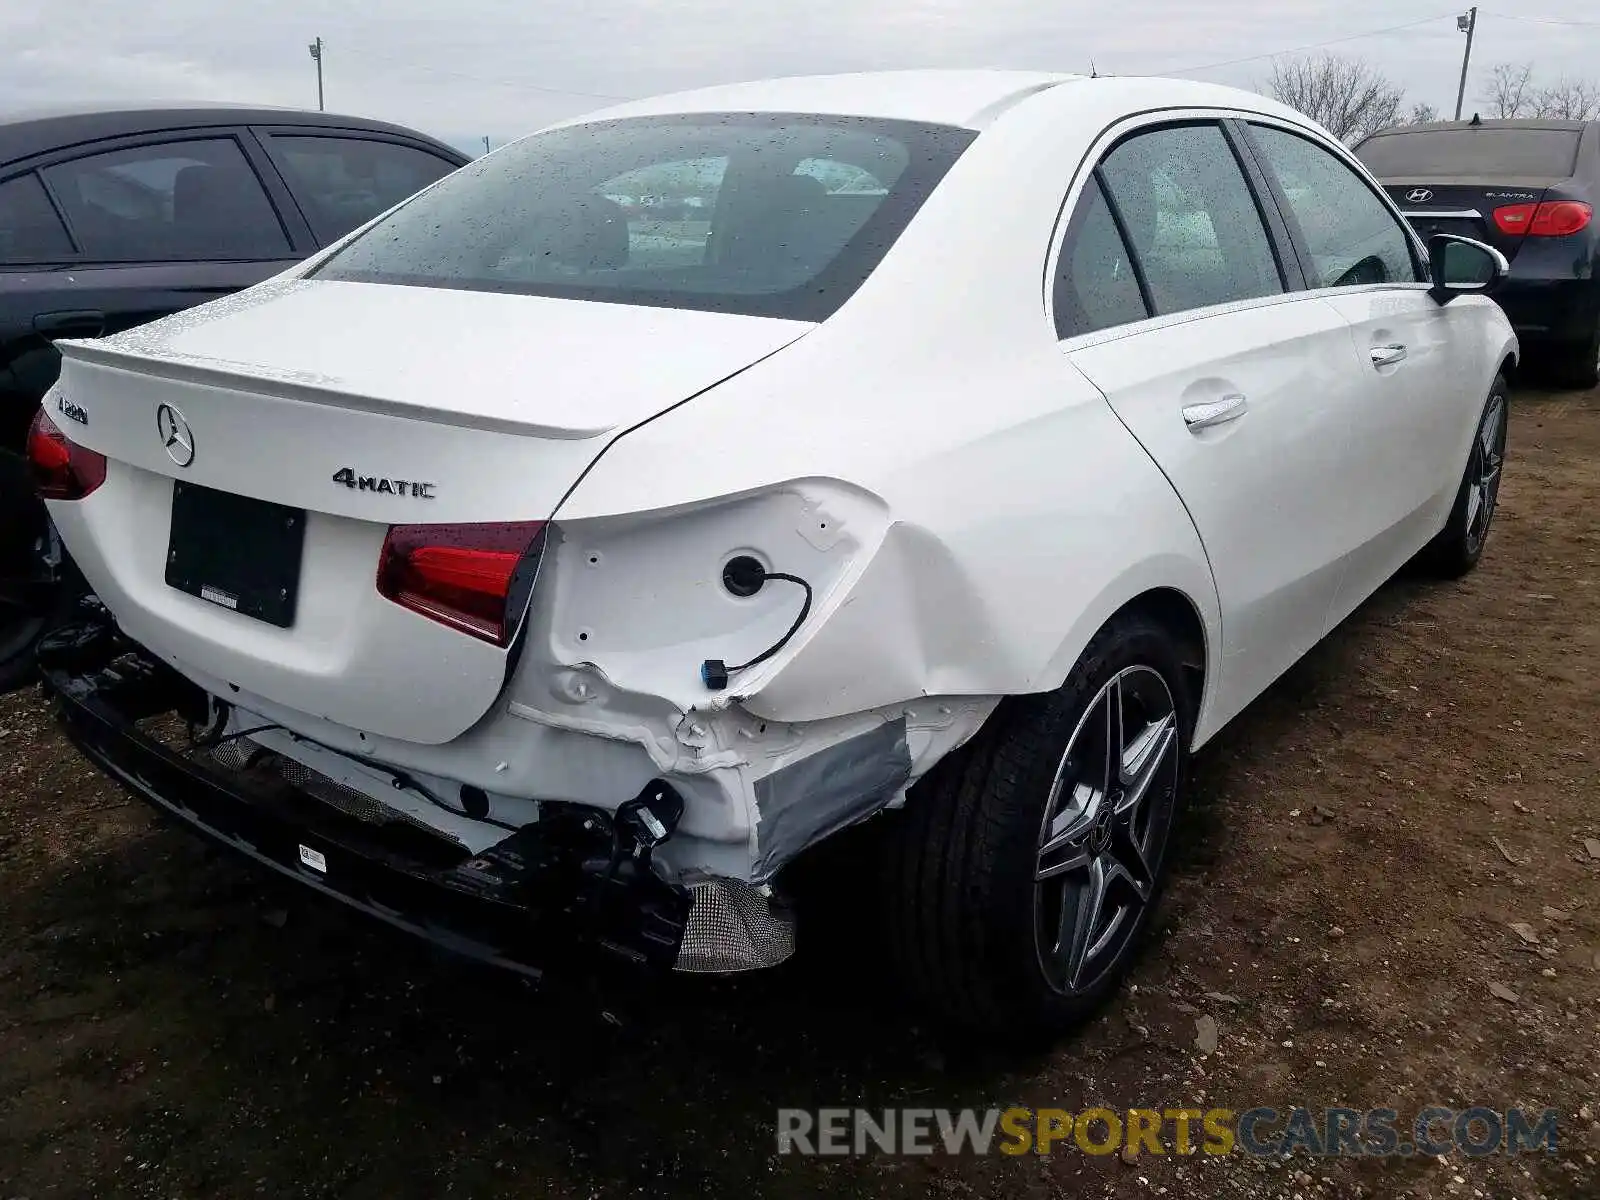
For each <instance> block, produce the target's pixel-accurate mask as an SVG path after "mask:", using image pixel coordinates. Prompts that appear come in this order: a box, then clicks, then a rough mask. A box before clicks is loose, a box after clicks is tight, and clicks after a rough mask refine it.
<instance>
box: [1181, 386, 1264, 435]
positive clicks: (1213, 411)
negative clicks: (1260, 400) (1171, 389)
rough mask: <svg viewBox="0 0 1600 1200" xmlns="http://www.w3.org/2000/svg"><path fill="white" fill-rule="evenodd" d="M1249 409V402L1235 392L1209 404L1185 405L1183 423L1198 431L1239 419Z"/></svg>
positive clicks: (1192, 431)
mask: <svg viewBox="0 0 1600 1200" xmlns="http://www.w3.org/2000/svg"><path fill="white" fill-rule="evenodd" d="M1249 411H1250V405H1249V403H1248V402H1247V401H1246V400H1245V398H1244V397H1243V396H1241V395H1239V394H1238V393H1237V392H1235V393H1234V394H1233V395H1231V396H1224V397H1223V398H1222V399H1221V400H1212V401H1210V402H1209V403H1207V404H1186V405H1184V408H1183V423H1184V424H1185V425H1187V426H1188V427H1189V432H1190V433H1197V432H1199V431H1200V430H1202V429H1210V428H1211V427H1212V426H1213V425H1226V424H1227V423H1228V422H1229V421H1237V420H1238V419H1239V418H1240V417H1242V416H1244V414H1245V413H1247V412H1249Z"/></svg>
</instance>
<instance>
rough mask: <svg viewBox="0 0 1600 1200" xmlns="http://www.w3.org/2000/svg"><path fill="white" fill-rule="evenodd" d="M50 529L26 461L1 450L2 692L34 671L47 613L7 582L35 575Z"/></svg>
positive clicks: (0, 684) (0, 661) (29, 676)
mask: <svg viewBox="0 0 1600 1200" xmlns="http://www.w3.org/2000/svg"><path fill="white" fill-rule="evenodd" d="M46 527H47V518H46V516H45V511H44V505H42V504H41V503H40V502H39V499H38V497H37V496H35V495H34V492H33V484H32V481H31V480H30V479H29V477H28V467H27V463H26V462H25V461H24V460H23V458H22V457H21V456H20V455H18V454H14V453H12V452H11V451H9V450H0V693H4V692H9V691H12V690H13V689H15V688H18V687H21V686H22V685H23V684H24V683H27V682H28V680H29V679H30V678H31V677H32V675H33V650H34V646H35V645H36V644H37V643H38V640H39V637H40V635H41V634H43V632H44V629H45V625H46V622H47V617H46V615H45V614H41V613H38V612H35V611H33V610H32V609H31V608H29V607H24V605H23V604H22V602H21V598H20V597H19V596H16V595H13V594H11V592H10V591H8V589H7V588H5V587H4V586H3V584H4V582H5V581H18V580H21V579H24V578H31V577H32V576H33V575H34V574H36V573H37V564H38V562H39V539H40V538H41V537H43V536H44V533H45V530H46Z"/></svg>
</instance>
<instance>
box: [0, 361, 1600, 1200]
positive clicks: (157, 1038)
mask: <svg viewBox="0 0 1600 1200" xmlns="http://www.w3.org/2000/svg"><path fill="white" fill-rule="evenodd" d="M1498 521H1499V523H1498V525H1497V528H1496V530H1495V534H1494V537H1493V539H1492V541H1491V544H1490V547H1489V550H1488V555H1487V557H1486V559H1485V562H1484V564H1483V566H1482V567H1481V568H1480V570H1479V571H1478V572H1477V573H1476V574H1474V575H1473V576H1471V577H1470V578H1468V579H1467V580H1465V581H1464V582H1461V583H1459V584H1451V585H1443V586H1441V585H1438V584H1429V583H1425V582H1422V581H1417V580H1408V579H1402V580H1399V581H1396V582H1395V583H1393V584H1392V585H1390V586H1389V587H1387V588H1386V589H1385V590H1384V591H1383V592H1382V593H1381V594H1380V595H1378V596H1377V597H1375V598H1374V599H1373V600H1372V601H1371V602H1370V603H1369V604H1367V605H1366V606H1365V607H1364V608H1363V609H1362V610H1361V611H1360V612H1358V613H1357V614H1356V615H1355V616H1354V617H1353V618H1352V619H1351V620H1350V621H1349V622H1347V624H1346V625H1345V626H1344V627H1343V628H1341V629H1340V630H1339V631H1337V632H1336V633H1335V634H1334V635H1333V636H1332V637H1331V638H1329V639H1328V640H1327V641H1326V642H1325V643H1324V644H1323V645H1322V646H1320V647H1319V648H1318V649H1317V650H1315V651H1314V652H1313V653H1312V654H1311V656H1310V657H1309V658H1308V659H1307V660H1306V661H1305V662H1304V663H1302V664H1301V665H1300V666H1298V667H1297V668H1295V669H1294V670H1293V671H1292V672H1291V673H1290V674H1289V676H1287V677H1286V678H1285V679H1284V680H1282V681H1281V682H1280V683H1279V684H1278V685H1277V686H1276V687H1275V688H1274V689H1273V690H1272V691H1271V692H1270V693H1269V694H1268V695H1267V696H1266V697H1264V698H1263V699H1262V700H1261V701H1259V702H1258V703H1257V704H1256V705H1254V706H1253V708H1252V709H1251V710H1250V711H1249V712H1248V713H1246V714H1245V715H1244V716H1243V717H1242V718H1240V719H1239V720H1238V721H1237V722H1235V724H1234V725H1233V726H1231V727H1230V728H1229V729H1228V730H1227V731H1226V732H1225V733H1224V734H1223V735H1222V736H1221V737H1220V738H1219V739H1218V740H1217V741H1216V742H1215V743H1214V744H1213V745H1212V746H1211V747H1209V748H1208V749H1207V750H1206V751H1205V752H1204V753H1203V754H1202V755H1200V756H1199V761H1198V764H1197V781H1196V784H1197V786H1196V793H1197V794H1196V802H1195V804H1194V806H1193V809H1192V811H1191V814H1190V816H1189V818H1188V820H1187V824H1186V827H1185V830H1184V838H1183V847H1182V850H1181V854H1180V861H1179V863H1178V867H1177V877H1176V879H1175V881H1174V885H1173V887H1172V889H1171V891H1170V893H1169V896H1168V899H1167V902H1166V908H1165V919H1164V920H1162V921H1161V922H1160V923H1159V927H1158V929H1157V931H1156V933H1155V936H1154V937H1153V938H1152V942H1151V945H1150V947H1149V951H1148V953H1147V954H1146V955H1145V956H1144V957H1143V959H1142V961H1141V964H1140V966H1139V967H1138V969H1137V970H1136V972H1135V975H1134V979H1133V982H1132V985H1131V986H1129V987H1128V988H1127V989H1126V990H1125V991H1124V992H1123V994H1122V995H1121V996H1119V997H1118V998H1117V999H1116V1000H1115V1001H1114V1002H1113V1003H1112V1004H1111V1005H1110V1006H1109V1007H1108V1008H1107V1009H1106V1011H1105V1012H1104V1014H1103V1015H1102V1016H1101V1017H1100V1018H1099V1019H1098V1020H1096V1021H1095V1022H1093V1023H1092V1024H1091V1025H1089V1026H1088V1027H1087V1028H1085V1029H1084V1030H1082V1031H1081V1032H1080V1033H1079V1034H1078V1035H1077V1036H1076V1037H1074V1038H1071V1039H1068V1040H1066V1041H1064V1042H1063V1043H1062V1044H1061V1045H1060V1046H1059V1047H1058V1048H1057V1049H1056V1050H1055V1052H1054V1053H1052V1054H1050V1055H1047V1056H1036V1057H1019V1056H1016V1055H1009V1056H1005V1055H995V1054H989V1053H986V1052H984V1051H981V1050H978V1049H975V1048H973V1047H972V1046H970V1045H968V1046H962V1045H952V1044H950V1042H949V1041H948V1040H947V1039H943V1038H941V1037H940V1036H939V1035H938V1034H937V1033H935V1032H934V1031H932V1030H930V1029H928V1028H925V1027H924V1026H923V1025H921V1024H919V1021H918V1017H917V1015H916V1013H915V1012H914V1010H912V1009H911V1008H909V1007H908V1006H906V1005H905V1004H903V1003H902V1002H901V1001H900V1000H898V999H897V998H896V994H895V992H894V990H893V987H892V984H891V981H888V980H884V979H883V978H882V977H881V974H880V973H879V971H878V969H877V968H876V961H877V957H878V956H876V955H875V954H874V953H873V950H872V947H871V945H870V938H869V937H867V936H865V935H863V936H861V937H859V938H846V939H844V940H842V941H839V942H833V941H828V942H826V943H823V942H822V941H821V940H820V939H813V940H811V941H810V942H808V943H807V944H806V945H805V946H804V947H803V949H802V952H801V955H800V957H799V958H798V959H797V960H796V961H794V962H793V963H791V964H789V965H788V966H786V967H785V968H783V969H781V970H779V971H776V972H771V973H768V974H766V975H763V976H759V977H751V978H748V979H745V980H740V981H734V982H727V981H697V980H679V981H671V982H669V983H668V984H667V985H665V986H652V987H629V988H618V987H616V986H614V985H608V986H588V985H585V984H583V983H581V982H578V981H567V982H562V983H547V984H544V985H542V986H540V987H534V986H532V985H529V984H525V983H521V982H518V981H514V980H511V979H508V978H505V977H502V976H499V975H495V974H493V973H490V972H487V971H484V970H480V969H475V968H470V967H466V966H463V965H460V964H457V963H454V962H449V961H445V960H442V959H440V958H438V957H436V956H434V955H432V954H431V953H429V952H428V951H426V950H424V949H423V948H420V947H417V946H413V945H411V944H409V943H407V942H405V941H403V940H400V939H398V938H397V937H395V936H393V935H390V934H387V933H384V932H382V931H380V930H377V929H375V928H373V927H371V926H370V925H368V924H367V923H364V922H361V921H359V920H356V919H354V918H351V917H347V916H345V915H343V914H341V913H339V912H335V911H332V910H330V909H329V908H328V907H326V906H324V905H322V904H320V903H317V902H315V901H314V899H313V898H310V897H307V896H303V895H300V894H298V892H297V890H296V889H293V888H291V887H288V886H286V885H282V884H279V883H276V882H274V881H273V880H271V879H268V878H265V877H264V876H263V875H262V874H260V873H258V872H257V871H255V870H253V869H249V868H246V867H244V866H242V865H241V864H238V863H235V862H233V861H231V860H228V859H225V858H223V857H222V856H220V855H217V854H214V853H212V852H210V851H208V850H206V849H204V848H202V847H201V846H200V845H198V844H197V843H196V842H195V841H194V840H192V839H191V838H190V837H189V836H188V835H186V834H184V833H183V832H181V831H178V830H175V829H172V828H169V827H166V826H164V825H163V824H161V823H160V822H159V821H157V820H156V819H154V818H153V817H152V816H151V815H150V814H149V813H148V812H147V811H146V810H145V809H144V808H143V807H142V806H141V805H139V804H137V803H136V802H133V801H130V800H129V799H127V798H126V797H125V796H123V795H122V794H121V793H120V792H118V791H117V790H116V789H115V788H113V787H111V786H109V785H108V784H106V783H105V782H104V781H103V780H102V779H101V778H100V777H99V776H98V775H97V774H96V773H95V772H94V771H93V770H92V769H91V768H89V767H88V766H87V765H86V764H84V763H83V762H82V761H81V760H80V759H79V758H78V757H77V756H76V755H75V754H74V753H73V752H72V751H71V750H70V749H69V748H68V747H67V746H66V745H65V744H64V743H63V741H62V740H61V739H60V737H59V736H58V735H57V734H56V733H55V732H54V730H53V729H52V727H51V725H50V723H49V721H48V718H47V715H46V713H45V712H44V711H43V708H42V705H41V703H40V700H39V698H38V697H37V696H36V695H34V694H23V695H17V696H12V697H10V698H9V699H4V700H0V782H3V785H4V788H3V795H0V1198H3V1197H27V1198H29V1200H39V1198H40V1197H44V1196H92V1195H106V1196H141V1197H142V1196H149V1197H191V1196H256V1195H268V1196H302V1195H303V1196H349V1197H374V1198H378V1197H383V1198H390V1197H396V1196H436V1195H445V1194H458V1195H473V1196H479V1195H529V1196H551V1197H595V1196H621V1195H632V1194H637V1193H647V1194H653V1195H684V1196H695V1197H699V1196H705V1195H722V1194H729V1195H733V1194H739V1195H758V1196H768V1195H770V1196H776V1197H796V1198H797V1197H802V1196H811V1195H814V1194H816V1193H818V1192H828V1193H843V1194H853V1195H886V1196H906V1197H911V1196H917V1197H921V1196H926V1195H944V1196H986V1195H1005V1196H1010V1197H1022V1196H1056V1195H1065V1196H1077V1195H1095V1196H1099V1195H1115V1196H1119V1197H1138V1196H1157V1195H1170V1196H1195V1197H1210V1196H1218V1197H1233V1196H1240V1197H1283V1198H1284V1200H1293V1198H1294V1197H1300V1198H1301V1200H1312V1198H1313V1197H1343V1196H1370V1197H1386V1196H1416V1197H1448V1196H1460V1197H1475V1198H1481V1197H1487V1196H1494V1197H1506V1196H1516V1197H1536V1196H1543V1197H1548V1198H1551V1200H1558V1198H1560V1200H1579V1198H1585V1200H1593V1198H1594V1197H1596V1196H1600V1167H1597V1161H1600V1123H1597V1122H1600V1050H1597V1046H1600V842H1597V843H1596V844H1595V847H1594V850H1590V849H1589V848H1588V847H1587V846H1586V841H1585V839H1600V805H1597V803H1596V800H1597V798H1600V744H1597V740H1600V652H1597V651H1600V393H1591V394H1571V393H1564V394H1541V393H1531V392H1530V393H1524V394H1522V395H1520V396H1519V397H1518V400H1517V403H1516V405H1515V406H1514V409H1513V414H1512V426H1511V451H1510V457H1509V463H1508V469H1507V475H1506V483H1505V489H1504V493H1503V496H1502V508H1501V512H1500V516H1499V518H1498ZM840 877H841V878H843V876H842V875H841V876H840ZM1514 925H1515V926H1520V927H1521V928H1520V929H1517V928H1513V926H1514ZM1210 1022H1215V1026H1216V1030H1217V1043H1216V1047H1215V1049H1214V1050H1210V1049H1203V1048H1202V1046H1200V1045H1197V1035H1198V1040H1199V1041H1201V1042H1202V1043H1203V1044H1204V1045H1205V1046H1209V1042H1208V1041H1206V1039H1205V1037H1204V1036H1203V1034H1201V1029H1202V1027H1206V1026H1208V1025H1209V1023H1210ZM1428 1103H1440V1104H1444V1105H1449V1106H1452V1107H1455V1108H1463V1107H1467V1106H1469V1105H1472V1104H1483V1105H1486V1106H1490V1107H1495V1108H1500V1109H1504V1108H1506V1107H1509V1106H1512V1105H1523V1106H1528V1107H1533V1108H1536V1109H1542V1108H1544V1107H1547V1106H1548V1107H1553V1108H1556V1109H1558V1110H1559V1111H1560V1113H1561V1114H1562V1116H1561V1124H1560V1131H1561V1132H1560V1149H1559V1152H1558V1153H1557V1154H1555V1155H1553V1156H1544V1155H1524V1156H1519V1157H1502V1156H1494V1157H1490V1158H1477V1159H1469V1158H1467V1157H1465V1156H1462V1155H1460V1154H1455V1155H1451V1156H1447V1157H1446V1158H1444V1159H1443V1160H1435V1159H1432V1158H1422V1159H1409V1160H1405V1161H1396V1160H1389V1161H1372V1160H1359V1161H1355V1160H1343V1159H1340V1160H1331V1159H1315V1160H1313V1159H1308V1158H1305V1157H1298V1158H1295V1159H1292V1160H1290V1161H1289V1162H1287V1163H1281V1164H1269V1163H1264V1162H1261V1161H1257V1160H1252V1159H1248V1158H1246V1157H1244V1156H1242V1155H1233V1156H1228V1157H1225V1158H1206V1157H1201V1156H1191V1157H1187V1158H1185V1157H1178V1156H1159V1157H1158V1156H1154V1155H1149V1154H1146V1155H1143V1156H1141V1157H1138V1158H1136V1159H1133V1160H1132V1161H1127V1160H1125V1159H1124V1158H1123V1157H1122V1156H1120V1155H1118V1156H1112V1157H1109V1158H1104V1157H1102V1158H1089V1157H1086V1156H1084V1155H1082V1154H1079V1153H1076V1152H1074V1151H1068V1152H1065V1153H1057V1154H1055V1155H1052V1156H1048V1157H1044V1156H1028V1157H1025V1158H1022V1159H1013V1158H1002V1157H1000V1156H992V1157H960V1156H949V1155H945V1154H942V1153H941V1154H936V1155H933V1156H929V1157H894V1156H888V1155H883V1154H875V1155H868V1156H863V1157H847V1158H828V1159H823V1158H807V1157H797V1156H779V1155H777V1154H776V1153H775V1121H776V1109H777V1108H778V1107H779V1106H797V1107H813V1106H822V1105H851V1106H854V1105H861V1106H866V1107H871V1108H882V1107H885V1106H899V1105H911V1106H932V1107H955V1106H964V1105H974V1106H989V1105H1010V1104H1025V1105H1034V1106H1059V1107H1064V1108H1067V1109H1078V1108H1081V1107H1083V1106H1086V1105H1089V1104H1104V1105H1106V1106H1109V1107H1111V1108H1113V1109H1121V1108H1127V1107H1130V1106H1143V1105H1153V1106H1160V1107H1174V1106H1180V1105H1190V1106H1196V1107H1210V1106H1223V1107H1228V1108H1232V1109H1235V1110H1243V1109H1247V1108H1250V1107H1253V1106H1257V1105H1276V1106H1278V1107H1280V1108H1288V1107H1291V1106H1294V1105H1304V1106H1309V1107H1321V1106H1324V1105H1333V1104H1342V1105H1348V1106H1350V1107H1354V1108H1368V1107H1391V1108H1396V1109H1399V1110H1400V1111H1401V1112H1402V1113H1409V1112H1414V1111H1415V1110H1416V1109H1418V1108H1420V1107H1421V1106H1423V1105H1425V1104H1428Z"/></svg>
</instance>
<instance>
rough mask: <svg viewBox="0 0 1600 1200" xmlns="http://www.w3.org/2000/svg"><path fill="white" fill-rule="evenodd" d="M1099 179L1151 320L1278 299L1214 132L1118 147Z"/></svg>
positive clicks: (1165, 134) (1267, 247)
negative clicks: (1140, 277)
mask: <svg viewBox="0 0 1600 1200" xmlns="http://www.w3.org/2000/svg"><path fill="white" fill-rule="evenodd" d="M1100 177H1101V181H1102V183H1103V184H1104V186H1105V188H1106V191H1107V192H1108V193H1109V196H1110V199H1111V203H1112V204H1113V205H1114V206H1115V207H1116V210H1117V215H1118V216H1119V217H1120V218H1121V220H1122V225H1123V228H1124V229H1125V230H1126V231H1127V235H1128V241H1129V242H1130V243H1131V244H1132V250H1133V253H1134V255H1135V256H1136V257H1137V259H1138V262H1139V265H1140V267H1141V268H1142V270H1143V272H1144V277H1145V282H1146V283H1147V285H1148V287H1149V291H1150V301H1151V303H1152V305H1153V306H1154V308H1155V311H1156V313H1158V314H1162V313H1172V312H1182V311H1184V310H1187V309H1191V308H1203V307H1205V306H1207V305H1211V304H1226V303H1229V302H1230V301H1234V300H1248V299H1252V298H1254V297H1257V296H1270V295H1275V294H1277V293H1279V292H1282V291H1283V280H1282V277H1281V276H1280V275H1279V273H1278V264H1277V260H1276V259H1275V258H1274V257H1273V253H1272V243H1271V241H1270V240H1268V237H1267V231H1266V227H1265V225H1264V224H1263V223H1262V220H1261V215H1260V212H1259V211H1258V210H1257V208H1256V203H1255V199H1254V197H1253V196H1252V195H1251V192H1250V186H1249V184H1248V183H1247V182H1246V181H1245V176H1244V172H1243V170H1242V169H1241V168H1240V166H1239V163H1238V160H1237V159H1236V158H1235V157H1234V154H1233V149H1232V147H1230V146H1229V144H1228V140H1227V138H1226V137H1225V136H1223V133H1222V130H1221V128H1220V127H1219V126H1217V125H1212V124H1205V125H1175V126H1168V127H1166V128H1161V129H1154V130H1151V131H1149V132H1148V133H1137V134H1134V135H1133V136H1131V137H1129V138H1126V139H1124V140H1123V141H1122V142H1119V143H1118V144H1117V146H1116V148H1115V149H1113V150H1112V151H1111V153H1110V154H1108V155H1107V156H1106V157H1105V160H1104V161H1103V162H1102V163H1101V164H1100Z"/></svg>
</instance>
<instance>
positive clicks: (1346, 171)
mask: <svg viewBox="0 0 1600 1200" xmlns="http://www.w3.org/2000/svg"><path fill="white" fill-rule="evenodd" d="M1250 136H1251V137H1252V139H1254V141H1255V144H1256V146H1257V148H1258V149H1259V150H1260V152H1261V157H1262V158H1264V159H1265V160H1266V166H1267V169H1268V170H1270V171H1271V172H1272V173H1273V174H1274V175H1276V176H1277V179H1278V186H1279V188H1280V190H1281V191H1282V193H1283V195H1284V197H1285V198H1286V199H1287V201H1288V203H1289V213H1288V214H1287V215H1289V216H1290V217H1291V219H1292V220H1293V221H1294V222H1295V223H1296V224H1297V225H1299V227H1300V235H1301V240H1302V241H1303V243H1304V244H1305V247H1306V250H1307V252H1308V253H1309V254H1310V255H1311V271H1310V275H1311V278H1310V280H1309V281H1308V282H1309V283H1310V285H1311V286H1312V287H1353V286H1357V285H1361V284H1375V283H1414V282H1416V281H1417V280H1418V279H1420V278H1421V276H1420V275H1419V274H1418V266H1417V262H1416V260H1415V259H1414V258H1413V257H1412V253H1411V238H1410V237H1409V236H1408V235H1407V233H1406V231H1405V228H1404V226H1402V225H1401V224H1400V221H1399V219H1398V218H1396V217H1395V216H1394V215H1393V214H1392V213H1391V212H1390V211H1389V209H1388V208H1387V206H1385V205H1384V203H1383V202H1382V201H1381V200H1379V199H1378V197H1377V195H1376V194H1375V193H1374V192H1373V190H1372V189H1371V188H1370V187H1368V186H1367V185H1366V183H1364V182H1363V181H1362V179H1361V177H1360V176H1359V175H1357V174H1356V173H1355V171H1353V170H1351V169H1350V167H1349V165H1348V164H1346V163H1344V162H1342V161H1340V159H1339V158H1338V157H1336V156H1335V155H1333V154H1331V153H1330V152H1329V151H1327V150H1325V149H1323V148H1322V147H1321V146H1319V145H1317V144H1316V143H1315V142H1313V141H1311V140H1310V139H1308V138H1303V137H1301V136H1300V135H1299V134H1295V133H1289V132H1288V131H1287V130H1283V129H1278V128H1275V127H1273V126H1270V125H1252V126H1251V127H1250Z"/></svg>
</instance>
